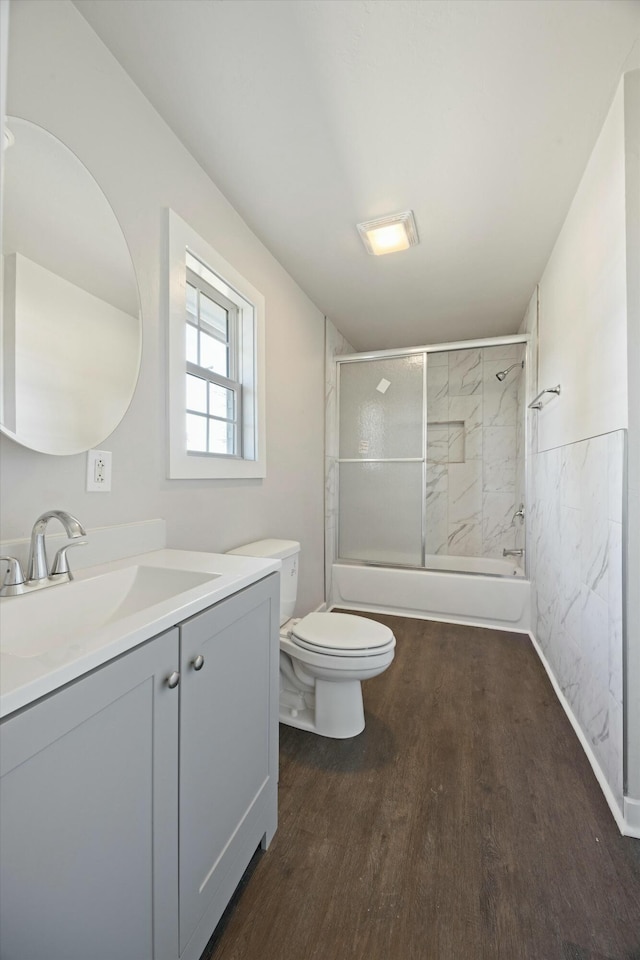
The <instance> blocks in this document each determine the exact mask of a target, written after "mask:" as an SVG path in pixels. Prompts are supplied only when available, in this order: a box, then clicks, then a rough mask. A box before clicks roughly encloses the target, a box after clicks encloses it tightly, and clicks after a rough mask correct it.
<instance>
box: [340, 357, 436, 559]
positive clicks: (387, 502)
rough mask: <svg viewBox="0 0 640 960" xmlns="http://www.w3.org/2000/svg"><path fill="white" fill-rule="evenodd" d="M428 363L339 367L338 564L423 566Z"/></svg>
mask: <svg viewBox="0 0 640 960" xmlns="http://www.w3.org/2000/svg"><path fill="white" fill-rule="evenodd" d="M425 361H426V357H425V355H424V354H413V355H409V356H404V357H390V358H384V359H379V360H358V361H352V362H345V363H340V364H339V371H340V381H339V390H340V401H339V411H340V431H339V432H340V448H339V460H338V463H339V474H338V477H339V479H338V483H339V498H338V516H339V523H338V529H339V539H338V555H339V557H340V558H341V559H343V560H360V561H364V562H367V563H380V564H400V565H403V566H416V567H419V566H422V565H423V563H424V521H425V518H424V510H425V506H424V491H425V452H426V451H425V426H424V421H425V377H426V362H425Z"/></svg>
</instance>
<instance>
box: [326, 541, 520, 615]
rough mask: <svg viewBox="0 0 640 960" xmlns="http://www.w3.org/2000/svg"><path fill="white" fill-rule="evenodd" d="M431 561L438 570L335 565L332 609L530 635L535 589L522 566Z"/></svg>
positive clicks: (497, 562) (457, 559)
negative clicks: (369, 612)
mask: <svg viewBox="0 0 640 960" xmlns="http://www.w3.org/2000/svg"><path fill="white" fill-rule="evenodd" d="M427 560H428V563H429V564H430V565H432V566H433V567H434V569H431V570H426V569H425V570H415V569H410V568H409V569H407V568H401V567H381V566H368V565H365V564H358V563H348V562H337V563H334V564H332V567H331V590H330V595H329V598H328V606H329V608H331V607H342V608H344V609H350V610H370V611H372V612H377V613H395V614H400V615H405V616H411V617H422V618H424V619H427V620H444V621H448V622H450V623H469V624H473V625H474V626H481V627H496V628H498V629H500V630H515V631H517V632H522V633H528V632H529V629H530V627H531V622H530V621H531V605H530V587H531V584H530V583H529V581H528V580H526V579H525V578H524V576H523V571H522V570H521V569H520V568H519V567H517V566H516V565H514V564H513V563H509V562H507V561H504V560H485V559H483V558H482V557H477V558H475V557H473V558H469V557H442V556H435V557H428V558H427ZM436 565H437V566H438V567H440V568H444V569H435V567H436ZM456 568H457V569H456ZM471 570H472V572H470V571H471Z"/></svg>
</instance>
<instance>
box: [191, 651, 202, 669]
mask: <svg viewBox="0 0 640 960" xmlns="http://www.w3.org/2000/svg"><path fill="white" fill-rule="evenodd" d="M191 664H192V666H193V669H194V670H202V668H203V667H204V657H203V656H202V654H201V653H199V654H198V656H197V657H194V659H193V660H192V661H191Z"/></svg>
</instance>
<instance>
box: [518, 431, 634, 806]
mask: <svg viewBox="0 0 640 960" xmlns="http://www.w3.org/2000/svg"><path fill="white" fill-rule="evenodd" d="M624 441H625V432H624V431H616V432H615V433H613V434H609V435H606V436H600V437H594V438H592V439H589V440H584V441H581V442H579V443H575V444H570V445H567V446H565V447H562V448H557V449H554V450H548V451H545V452H543V453H536V454H533V457H532V460H533V467H532V487H533V496H532V502H531V506H530V510H529V522H530V528H531V530H530V537H529V541H530V543H529V563H530V575H531V580H532V584H531V586H532V606H533V622H534V633H535V636H536V639H537V640H538V642H539V643H540V645H541V646H542V648H543V650H544V653H545V656H546V657H547V660H548V662H549V664H550V666H551V669H552V670H553V672H554V674H555V677H556V679H557V681H558V683H559V685H560V687H561V689H562V691H563V693H564V694H565V696H566V697H567V700H568V701H569V703H570V705H571V708H572V710H573V713H574V715H575V717H576V719H577V721H578V723H579V724H580V727H581V728H582V730H583V732H584V734H585V736H586V737H587V739H588V741H589V743H590V745H591V747H592V749H593V751H594V753H595V756H596V758H597V760H598V763H599V764H600V767H601V769H602V772H603V774H604V775H605V777H606V779H607V782H608V784H609V786H610V788H611V790H612V791H613V793H614V796H615V797H616V798H617V800H618V802H619V803H620V804H621V803H622V695H623V692H622V677H623V674H622V652H623V629H622V624H623V621H622V612H623V607H622V525H621V522H620V520H619V519H618V518H621V517H622V498H623V489H622V475H623V464H624Z"/></svg>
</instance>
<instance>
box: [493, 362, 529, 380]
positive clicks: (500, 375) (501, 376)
mask: <svg viewBox="0 0 640 960" xmlns="http://www.w3.org/2000/svg"><path fill="white" fill-rule="evenodd" d="M514 367H523V368H524V360H518V362H517V363H512V364H511V366H510V367H507V369H506V370H501V371H500V373H496V379H497V380H504V378H505V377H506V375H507V374H508V373H509V371H510V370H513V368H514Z"/></svg>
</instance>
